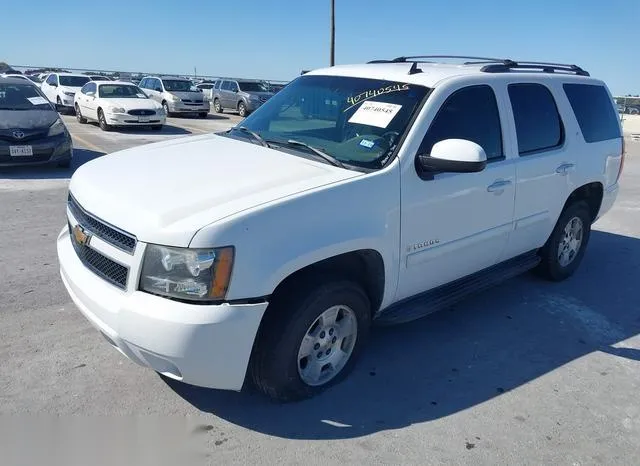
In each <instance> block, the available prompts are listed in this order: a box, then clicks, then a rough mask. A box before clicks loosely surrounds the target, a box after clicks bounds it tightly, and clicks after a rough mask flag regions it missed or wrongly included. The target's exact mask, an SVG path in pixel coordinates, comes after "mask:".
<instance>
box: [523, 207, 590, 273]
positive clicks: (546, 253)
mask: <svg viewBox="0 0 640 466" xmlns="http://www.w3.org/2000/svg"><path fill="white" fill-rule="evenodd" d="M591 222H592V218H591V212H590V210H589V205H588V204H587V203H586V202H584V201H578V202H574V203H573V204H570V205H569V206H568V207H567V208H565V210H564V211H563V212H562V214H560V218H559V219H558V222H557V223H556V226H555V228H554V229H553V232H552V233H551V236H550V237H549V239H548V240H547V243H546V244H545V245H544V246H543V247H542V249H541V250H540V252H539V254H540V257H541V259H542V261H541V262H540V264H539V265H538V267H537V269H536V272H537V273H538V275H540V276H542V277H544V278H546V279H548V280H552V281H556V282H559V281H562V280H565V279H567V278H569V277H570V276H571V275H573V273H574V272H575V271H576V270H577V268H578V266H579V265H580V262H581V261H582V258H583V257H584V253H585V250H586V248H587V244H588V243H589V237H590V236H591ZM577 243H579V244H577ZM561 249H562V251H563V252H562V253H561Z"/></svg>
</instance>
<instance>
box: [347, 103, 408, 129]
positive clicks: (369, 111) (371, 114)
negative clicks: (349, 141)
mask: <svg viewBox="0 0 640 466" xmlns="http://www.w3.org/2000/svg"><path fill="white" fill-rule="evenodd" d="M401 108H402V105H398V104H389V103H386V102H376V101H373V100H369V101H367V102H363V103H362V105H361V106H360V108H358V110H356V112H355V113H354V114H353V115H352V116H351V118H349V123H359V124H361V125H369V126H377V127H378V128H386V127H387V126H389V123H391V120H393V117H395V116H396V115H397V114H398V112H399V111H400V109H401Z"/></svg>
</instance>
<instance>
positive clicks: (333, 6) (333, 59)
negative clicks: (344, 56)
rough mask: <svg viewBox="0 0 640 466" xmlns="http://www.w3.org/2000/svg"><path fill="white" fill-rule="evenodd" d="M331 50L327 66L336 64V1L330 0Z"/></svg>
mask: <svg viewBox="0 0 640 466" xmlns="http://www.w3.org/2000/svg"><path fill="white" fill-rule="evenodd" d="M330 50H331V52H330V55H329V66H333V65H335V64H336V2H335V0H331V49H330Z"/></svg>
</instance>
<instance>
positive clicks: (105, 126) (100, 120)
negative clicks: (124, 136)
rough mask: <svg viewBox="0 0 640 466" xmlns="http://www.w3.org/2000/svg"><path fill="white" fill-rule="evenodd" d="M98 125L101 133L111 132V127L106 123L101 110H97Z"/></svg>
mask: <svg viewBox="0 0 640 466" xmlns="http://www.w3.org/2000/svg"><path fill="white" fill-rule="evenodd" d="M98 124H99V125H100V129H101V130H102V131H111V125H109V124H108V123H107V119H106V118H105V116H104V112H103V111H102V109H101V108H99V109H98Z"/></svg>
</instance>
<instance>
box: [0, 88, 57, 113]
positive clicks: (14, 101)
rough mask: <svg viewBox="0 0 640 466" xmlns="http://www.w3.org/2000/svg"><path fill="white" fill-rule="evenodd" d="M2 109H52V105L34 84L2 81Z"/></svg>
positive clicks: (0, 100)
mask: <svg viewBox="0 0 640 466" xmlns="http://www.w3.org/2000/svg"><path fill="white" fill-rule="evenodd" d="M0 110H52V107H51V104H50V103H49V101H48V100H47V99H45V98H44V97H43V96H42V95H41V94H39V93H38V91H37V90H36V88H35V86H34V85H33V84H29V83H27V82H25V83H24V84H10V83H2V82H0Z"/></svg>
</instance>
